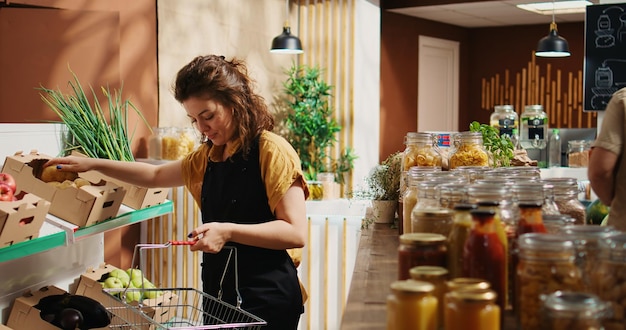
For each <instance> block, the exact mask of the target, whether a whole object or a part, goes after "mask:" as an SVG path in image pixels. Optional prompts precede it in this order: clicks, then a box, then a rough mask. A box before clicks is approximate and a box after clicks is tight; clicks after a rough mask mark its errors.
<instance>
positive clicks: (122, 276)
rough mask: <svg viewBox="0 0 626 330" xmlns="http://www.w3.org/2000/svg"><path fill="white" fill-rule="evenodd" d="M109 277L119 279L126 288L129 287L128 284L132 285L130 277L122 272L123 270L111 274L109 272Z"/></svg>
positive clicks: (115, 270)
mask: <svg viewBox="0 0 626 330" xmlns="http://www.w3.org/2000/svg"><path fill="white" fill-rule="evenodd" d="M109 277H117V278H119V279H120V280H121V281H122V283H124V287H125V288H126V287H128V284H129V283H130V275H128V273H127V272H125V271H123V270H121V269H114V270H112V271H111V272H109Z"/></svg>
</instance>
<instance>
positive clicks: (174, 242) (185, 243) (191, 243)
mask: <svg viewBox="0 0 626 330" xmlns="http://www.w3.org/2000/svg"><path fill="white" fill-rule="evenodd" d="M167 242H168V243H169V244H170V245H194V244H196V242H197V240H193V241H167Z"/></svg>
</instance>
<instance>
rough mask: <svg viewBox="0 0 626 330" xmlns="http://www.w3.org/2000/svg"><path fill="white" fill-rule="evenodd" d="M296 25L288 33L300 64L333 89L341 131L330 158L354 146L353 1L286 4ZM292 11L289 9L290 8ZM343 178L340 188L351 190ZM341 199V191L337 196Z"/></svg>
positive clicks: (312, 0)
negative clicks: (298, 46) (297, 44)
mask: <svg viewBox="0 0 626 330" xmlns="http://www.w3.org/2000/svg"><path fill="white" fill-rule="evenodd" d="M290 1H292V5H293V4H295V5H296V7H297V10H294V9H293V8H292V11H291V12H292V13H297V14H298V15H299V16H298V19H297V20H296V21H297V22H299V24H298V25H297V27H292V30H295V31H294V32H295V33H296V35H297V36H298V37H299V38H300V40H301V41H302V43H303V45H302V47H303V48H304V54H302V55H299V61H300V64H303V65H307V66H311V67H319V68H321V69H323V74H324V79H325V81H326V82H327V83H328V84H329V85H331V86H333V89H332V91H331V92H332V100H331V102H332V107H333V109H334V110H335V119H336V120H337V122H338V123H339V125H341V127H342V130H341V132H340V133H339V134H340V135H339V136H338V137H337V140H338V143H337V144H336V145H335V147H334V148H333V150H331V152H332V154H334V155H335V156H338V155H339V154H340V153H341V151H342V150H345V148H346V147H348V146H352V145H354V134H353V130H354V106H353V100H352V97H353V89H354V79H353V72H354V70H355V68H354V64H353V63H354V61H353V56H354V12H355V1H356V0H290ZM292 7H293V6H292ZM352 180H353V179H352V177H351V176H346V182H345V184H344V185H342V189H343V187H351V186H352ZM341 193H342V195H343V193H344V191H342V192H341Z"/></svg>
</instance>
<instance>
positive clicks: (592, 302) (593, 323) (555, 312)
mask: <svg viewBox="0 0 626 330" xmlns="http://www.w3.org/2000/svg"><path fill="white" fill-rule="evenodd" d="M542 302H543V303H542V309H541V316H542V322H541V324H542V328H543V329H551V330H602V329H604V327H603V326H602V321H603V320H604V319H605V318H606V317H607V316H609V315H610V305H609V304H608V303H606V302H604V301H602V300H600V298H599V297H598V296H596V295H594V294H589V293H583V292H571V291H556V292H554V293H551V294H549V295H547V296H544V297H542ZM607 329H609V328H607Z"/></svg>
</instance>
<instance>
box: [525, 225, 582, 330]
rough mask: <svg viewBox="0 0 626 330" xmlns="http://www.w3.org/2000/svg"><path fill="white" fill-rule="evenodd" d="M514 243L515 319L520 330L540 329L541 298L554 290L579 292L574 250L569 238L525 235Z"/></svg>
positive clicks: (541, 234)
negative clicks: (515, 245)
mask: <svg viewBox="0 0 626 330" xmlns="http://www.w3.org/2000/svg"><path fill="white" fill-rule="evenodd" d="M517 243H518V248H519V261H518V264H517V279H516V290H515V302H516V303H515V311H516V315H517V319H518V322H519V325H520V329H522V330H526V329H540V328H541V323H540V322H541V318H540V309H541V303H542V302H541V296H542V295H547V294H550V293H552V292H554V291H555V290H562V291H581V290H582V287H583V286H582V284H583V283H582V278H581V274H580V270H579V269H578V267H577V266H576V264H575V256H576V250H575V247H574V243H573V242H572V241H571V240H570V238H568V237H565V236H563V235H555V234H544V233H529V234H524V235H521V236H520V237H519V238H518V240H517Z"/></svg>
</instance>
